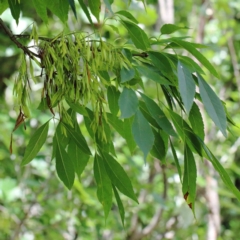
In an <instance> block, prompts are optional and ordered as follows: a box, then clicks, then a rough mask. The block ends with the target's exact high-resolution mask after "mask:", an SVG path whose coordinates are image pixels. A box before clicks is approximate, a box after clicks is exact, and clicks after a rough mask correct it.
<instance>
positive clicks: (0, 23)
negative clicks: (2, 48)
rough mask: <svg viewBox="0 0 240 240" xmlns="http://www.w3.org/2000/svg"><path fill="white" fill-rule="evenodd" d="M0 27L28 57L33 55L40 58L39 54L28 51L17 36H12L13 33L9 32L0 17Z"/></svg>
mask: <svg viewBox="0 0 240 240" xmlns="http://www.w3.org/2000/svg"><path fill="white" fill-rule="evenodd" d="M0 28H1V29H2V30H3V31H4V32H5V33H6V34H7V35H8V37H9V38H10V39H11V41H12V42H13V43H15V45H16V46H17V47H18V48H20V49H22V50H23V51H24V53H25V54H26V55H28V56H29V57H30V58H32V59H34V56H35V57H37V58H40V56H39V55H38V54H36V53H34V52H32V51H30V50H29V49H28V48H27V47H25V46H24V45H22V44H21V43H20V42H19V41H18V40H17V38H16V37H15V36H14V34H13V33H12V32H11V30H10V29H9V28H8V27H7V26H6V25H5V24H4V22H3V20H2V19H1V18H0Z"/></svg>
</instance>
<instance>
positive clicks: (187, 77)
mask: <svg viewBox="0 0 240 240" xmlns="http://www.w3.org/2000/svg"><path fill="white" fill-rule="evenodd" d="M177 73H178V86H179V91H180V94H181V97H182V101H183V104H184V106H185V108H186V110H187V113H189V111H190V110H191V107H192V104H193V99H194V96H195V81H194V79H193V78H192V73H191V72H190V71H189V69H188V67H187V66H185V64H183V63H182V62H180V61H178V71H177Z"/></svg>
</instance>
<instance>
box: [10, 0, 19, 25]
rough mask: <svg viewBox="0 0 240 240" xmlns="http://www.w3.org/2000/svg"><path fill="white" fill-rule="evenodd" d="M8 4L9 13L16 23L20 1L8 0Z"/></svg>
mask: <svg viewBox="0 0 240 240" xmlns="http://www.w3.org/2000/svg"><path fill="white" fill-rule="evenodd" d="M8 4H9V8H10V10H11V14H12V16H13V18H14V19H15V21H16V23H17V25H18V19H19V16H20V3H19V1H16V0H8Z"/></svg>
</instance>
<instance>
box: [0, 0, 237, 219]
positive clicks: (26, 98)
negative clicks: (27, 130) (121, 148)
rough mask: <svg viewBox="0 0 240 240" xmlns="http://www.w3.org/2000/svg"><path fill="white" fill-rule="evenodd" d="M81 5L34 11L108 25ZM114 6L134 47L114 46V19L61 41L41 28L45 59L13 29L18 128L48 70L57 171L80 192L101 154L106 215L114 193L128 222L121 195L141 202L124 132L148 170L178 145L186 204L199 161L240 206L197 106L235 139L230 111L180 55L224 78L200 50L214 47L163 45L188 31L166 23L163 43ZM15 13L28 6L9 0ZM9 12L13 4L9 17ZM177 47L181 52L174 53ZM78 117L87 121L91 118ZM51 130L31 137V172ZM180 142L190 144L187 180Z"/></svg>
mask: <svg viewBox="0 0 240 240" xmlns="http://www.w3.org/2000/svg"><path fill="white" fill-rule="evenodd" d="M78 2H79V5H80V6H78V5H75V3H76V2H75V1H71V0H69V1H63V0H56V1H37V0H34V1H33V2H32V4H33V7H34V9H36V12H37V14H38V15H39V17H40V18H41V19H42V20H43V22H44V23H45V24H47V23H48V20H49V19H48V14H47V12H48V11H49V12H51V13H52V14H54V15H56V16H57V17H58V18H59V19H60V20H61V21H62V22H63V23H64V24H65V25H66V24H67V20H68V13H69V9H71V10H72V11H73V13H74V15H75V17H76V18H77V15H78V12H77V8H78V7H81V9H82V10H83V12H84V14H85V15H86V17H87V19H88V20H89V23H90V24H91V26H92V27H93V28H94V24H93V20H92V18H91V15H90V12H91V13H92V15H93V16H94V17H95V18H96V19H97V20H98V22H100V16H101V15H100V11H101V1H99V0H97V1H93V0H92V1H88V5H85V1H82V0H79V1H78ZM104 2H105V4H106V8H107V9H108V11H109V13H110V15H111V17H110V18H109V19H110V20H111V18H112V19H114V20H119V21H118V22H119V23H120V24H121V26H123V27H124V28H125V29H126V31H127V34H128V38H127V40H128V41H127V43H123V42H125V41H123V42H121V43H120V44H118V42H117V41H116V42H115V43H111V42H108V41H107V40H106V39H105V38H104V37H102V36H101V30H102V29H104V27H105V24H106V22H107V21H108V20H109V19H108V18H105V19H104V24H103V26H102V29H101V30H98V29H97V28H96V29H95V28H94V29H92V31H93V33H94V34H92V33H87V32H84V31H82V32H69V31H63V32H61V33H60V34H58V35H57V36H55V37H53V38H48V37H42V36H40V35H39V34H38V30H37V27H36V26H35V25H33V28H32V33H31V34H30V36H29V40H32V39H33V40H34V44H35V47H36V48H38V52H37V53H34V52H32V51H31V49H30V48H27V47H26V46H24V45H23V44H22V43H20V42H19V41H18V39H17V37H16V36H14V35H11V33H9V32H8V31H7V30H6V29H5V32H6V34H9V37H10V39H11V40H12V41H13V43H15V44H17V46H18V47H19V48H20V49H21V50H22V54H21V63H20V67H19V75H18V77H17V78H16V81H15V84H14V94H15V95H16V104H17V105H18V106H19V108H20V115H19V117H18V118H17V121H16V124H15V128H14V130H16V129H17V128H18V127H19V125H20V124H21V123H22V122H24V120H25V118H29V117H30V111H29V106H30V98H31V92H32V89H31V87H30V83H29V76H31V78H32V79H35V78H36V77H35V76H34V71H33V66H36V68H38V70H40V71H41V74H40V76H39V79H40V80H39V81H40V82H42V84H43V85H42V89H41V104H40V107H39V109H41V110H45V111H49V112H51V114H52V116H53V117H52V118H53V120H54V122H55V121H58V125H57V127H56V129H55V134H54V136H53V151H52V158H53V159H55V161H56V172H57V174H58V176H59V178H60V180H61V181H62V182H63V183H64V185H65V186H66V187H67V188H68V189H72V187H73V185H74V179H75V174H77V175H78V177H79V178H80V177H81V175H82V174H83V173H84V171H85V169H87V167H89V163H90V162H91V161H89V159H91V156H92V155H93V156H95V157H94V166H93V171H94V177H95V181H96V185H97V197H98V200H99V201H100V203H101V204H102V206H103V209H104V214H105V218H107V216H108V214H109V212H110V210H111V208H112V195H113V194H112V191H113V192H114V195H115V198H116V202H117V205H118V209H119V213H120V217H121V221H122V223H123V224H124V217H125V210H124V205H123V203H122V200H121V198H120V196H119V194H118V191H120V192H121V193H122V194H123V195H125V196H127V197H129V198H130V199H132V200H134V201H135V202H138V200H137V196H136V195H135V191H134V188H133V186H132V183H131V180H130V178H129V177H128V175H127V173H126V172H125V170H124V169H123V167H122V166H121V164H120V163H119V162H118V161H117V159H116V158H115V157H116V155H117V154H116V151H115V146H114V144H113V142H114V141H113V134H112V132H118V133H119V134H120V136H121V137H122V138H124V139H125V140H126V143H127V146H128V148H129V150H130V152H131V153H133V152H134V150H135V148H136V145H137V146H138V147H139V148H140V150H141V151H142V152H143V155H144V161H145V163H146V161H147V157H148V156H149V155H152V156H153V157H154V158H157V159H159V160H160V161H161V162H162V163H165V157H166V155H167V152H168V142H169V141H170V146H171V150H172V154H173V158H174V162H175V165H176V168H177V171H178V174H179V176H180V179H181V181H182V192H183V197H184V198H185V200H186V202H187V204H188V205H189V207H190V208H191V209H192V210H193V212H194V205H195V198H196V179H197V169H196V163H195V158H194V155H195V154H196V155H199V156H200V157H206V158H208V160H209V161H211V162H212V163H213V166H214V167H215V169H216V170H217V171H218V172H219V174H220V176H221V178H222V179H223V181H224V183H225V184H226V185H227V186H228V187H229V189H230V190H231V191H232V193H233V194H235V196H236V197H237V198H238V199H240V194H239V192H238V191H237V189H236V188H235V186H234V185H233V183H232V182H231V180H230V177H229V176H228V174H227V173H226V171H225V170H224V168H223V167H222V166H221V165H220V163H219V162H218V161H217V159H216V157H215V156H214V155H213V154H212V153H211V152H210V151H209V150H208V148H207V147H206V146H205V144H204V142H203V139H204V125H203V121H202V116H201V112H200V110H199V108H198V106H197V105H196V101H195V100H199V101H201V102H202V103H203V105H204V107H205V108H206V111H207V112H208V114H209V116H210V117H211V119H212V120H213V122H214V123H215V124H216V126H217V127H218V128H219V129H220V130H221V132H222V133H223V135H224V136H226V135H227V124H226V122H227V121H226V115H227V114H226V112H225V109H224V107H223V104H222V102H221V100H220V99H219V98H218V97H217V95H216V94H215V93H214V92H213V90H212V89H211V87H210V86H209V84H208V83H207V82H206V81H205V80H204V79H203V77H202V74H204V72H203V70H202V69H201V68H200V67H199V65H198V64H197V63H195V62H194V61H193V60H192V59H191V58H190V57H187V56H182V55H181V53H179V54H178V53H176V52H174V51H175V49H176V48H177V50H187V51H188V52H189V53H190V54H191V55H192V56H193V57H195V58H196V59H197V60H198V61H199V63H200V64H202V65H203V66H204V67H205V68H206V69H207V70H209V72H210V73H211V74H213V75H214V76H215V77H218V75H219V74H218V72H217V71H216V70H215V68H214V67H213V66H212V65H211V63H210V62H209V61H208V59H207V58H206V57H204V56H203V54H202V53H200V51H199V50H198V49H199V48H202V47H204V46H202V45H200V44H195V43H191V42H188V41H185V37H184V38H182V37H169V38H162V35H165V34H172V33H174V32H176V31H178V30H181V29H186V27H178V26H175V25H172V24H166V25H164V26H162V28H161V30H160V31H161V35H160V37H159V38H156V39H155V38H150V36H148V35H147V34H146V32H145V31H144V30H143V29H142V28H141V27H140V26H138V21H137V20H136V18H135V17H134V16H133V15H132V14H131V13H130V12H128V11H125V10H121V11H118V12H116V13H114V12H113V11H112V8H111V4H112V2H113V1H108V0H105V1H104ZM143 2H144V1H143ZM8 7H9V8H10V10H11V14H12V16H13V18H14V19H15V20H16V22H17V23H18V21H19V16H20V12H21V11H24V9H21V5H20V4H19V2H18V1H10V0H9V1H8ZM6 8H7V3H6V1H5V2H4V5H2V7H0V13H1V12H3V11H4V10H5V9H6ZM101 17H102V16H101ZM106 26H107V25H106ZM24 37H26V36H24ZM153 45H155V46H154V50H153V48H152V46H153ZM169 49H172V50H174V51H171V52H170V51H169ZM173 52H174V53H173ZM28 66H29V67H28ZM35 80H36V79H35ZM147 80H152V81H153V82H152V83H154V84H155V89H156V90H157V91H160V92H161V93H163V94H162V95H163V96H164V97H163V98H161V99H160V98H159V97H158V98H157V99H154V98H152V97H151V96H150V94H147V90H146V89H147V88H146V87H145V86H146V84H145V82H146V81H147ZM196 86H197V87H198V88H199V90H200V97H199V94H198V93H196ZM76 113H78V116H79V115H81V117H82V118H81V119H82V120H81V121H79V119H78V118H77V115H76ZM186 113H187V114H186ZM80 122H81V123H80ZM48 125H49V121H48V122H46V123H45V124H44V125H42V126H41V127H40V128H39V129H38V130H37V131H36V132H35V133H34V135H33V136H32V137H31V139H30V141H29V143H28V145H27V147H26V151H25V155H24V158H23V160H22V165H25V164H27V163H29V162H30V161H31V160H32V159H34V158H35V157H36V155H37V153H38V152H39V151H40V149H41V147H42V146H43V144H44V142H46V139H47V137H48ZM86 131H88V133H89V134H87V133H86ZM173 138H176V139H178V140H179V139H181V141H182V142H183V143H184V172H183V174H182V171H181V166H180V163H179V160H178V157H177V154H176V150H175V147H174V145H173V140H174V139H173Z"/></svg>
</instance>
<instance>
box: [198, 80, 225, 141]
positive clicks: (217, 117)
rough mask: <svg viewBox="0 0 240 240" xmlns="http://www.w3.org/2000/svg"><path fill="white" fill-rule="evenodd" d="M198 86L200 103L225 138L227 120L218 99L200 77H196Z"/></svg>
mask: <svg viewBox="0 0 240 240" xmlns="http://www.w3.org/2000/svg"><path fill="white" fill-rule="evenodd" d="M198 84H199V89H200V95H201V98H202V102H203V104H204V107H205V109H206V111H207V113H208V114H209V116H210V117H211V119H212V120H213V122H214V123H215V124H216V126H217V127H219V129H220V130H221V132H222V134H223V135H224V136H225V137H227V132H226V129H227V118H226V114H225V111H224V107H223V105H222V103H221V101H220V99H219V98H218V97H217V95H216V94H215V92H214V91H213V90H212V89H211V87H210V86H209V85H208V84H207V83H206V82H205V80H204V79H203V78H202V77H201V76H200V75H198Z"/></svg>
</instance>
